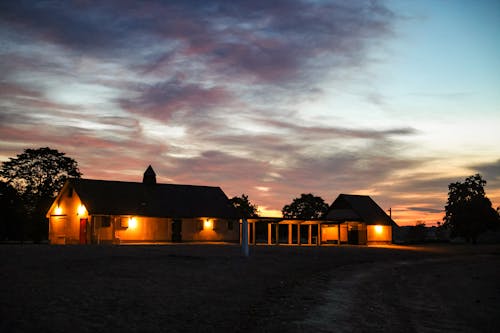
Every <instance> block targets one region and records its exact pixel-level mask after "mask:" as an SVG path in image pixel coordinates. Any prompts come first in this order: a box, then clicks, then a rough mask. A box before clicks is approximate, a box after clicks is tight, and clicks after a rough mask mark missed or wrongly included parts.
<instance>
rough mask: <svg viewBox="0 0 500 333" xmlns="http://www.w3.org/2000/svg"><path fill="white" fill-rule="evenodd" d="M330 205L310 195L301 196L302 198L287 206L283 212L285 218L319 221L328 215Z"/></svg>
mask: <svg viewBox="0 0 500 333" xmlns="http://www.w3.org/2000/svg"><path fill="white" fill-rule="evenodd" d="M327 210H328V205H327V204H326V203H325V201H324V200H323V198H321V197H316V196H314V195H312V194H311V193H309V194H304V193H303V194H301V195H300V198H295V199H293V201H292V203H291V204H289V205H285V206H284V207H283V209H282V210H281V212H282V213H283V217H285V218H297V219H317V218H320V217H322V216H323V215H325V214H326V212H327Z"/></svg>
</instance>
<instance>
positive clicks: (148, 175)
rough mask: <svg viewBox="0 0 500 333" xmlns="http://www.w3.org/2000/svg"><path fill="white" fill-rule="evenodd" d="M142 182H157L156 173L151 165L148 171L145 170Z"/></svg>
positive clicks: (152, 183)
mask: <svg viewBox="0 0 500 333" xmlns="http://www.w3.org/2000/svg"><path fill="white" fill-rule="evenodd" d="M142 183H143V184H148V185H154V184H156V174H155V172H154V170H153V168H152V167H151V165H150V166H148V168H147V169H146V171H144V176H143V177H142Z"/></svg>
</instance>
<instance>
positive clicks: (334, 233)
mask: <svg viewBox="0 0 500 333" xmlns="http://www.w3.org/2000/svg"><path fill="white" fill-rule="evenodd" d="M338 239H339V227H338V225H323V226H321V242H322V243H328V242H331V241H334V242H337V241H338Z"/></svg>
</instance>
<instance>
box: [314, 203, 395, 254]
mask: <svg viewBox="0 0 500 333" xmlns="http://www.w3.org/2000/svg"><path fill="white" fill-rule="evenodd" d="M325 219H326V220H331V221H335V222H336V223H335V222H334V224H333V225H329V226H327V227H325V228H324V229H325V232H324V233H323V234H324V236H323V241H324V242H330V241H333V242H335V241H337V242H341V243H349V244H389V243H392V230H393V228H395V227H397V224H396V223H395V222H394V221H393V220H392V218H391V217H390V216H389V215H387V214H386V213H385V211H384V210H383V209H382V208H380V206H379V205H377V203H376V202H375V201H373V199H372V198H371V197H369V196H367V195H352V194H340V195H339V196H338V197H337V199H335V201H334V202H333V203H332V204H331V205H330V208H329V209H328V212H327V214H326V217H325ZM335 224H336V225H335Z"/></svg>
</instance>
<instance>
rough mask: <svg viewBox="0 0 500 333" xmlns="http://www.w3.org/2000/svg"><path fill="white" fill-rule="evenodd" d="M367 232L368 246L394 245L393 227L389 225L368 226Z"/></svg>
mask: <svg viewBox="0 0 500 333" xmlns="http://www.w3.org/2000/svg"><path fill="white" fill-rule="evenodd" d="M366 231H367V240H368V244H377V243H384V244H386V243H392V227H391V226H389V225H368V226H367V227H366Z"/></svg>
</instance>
